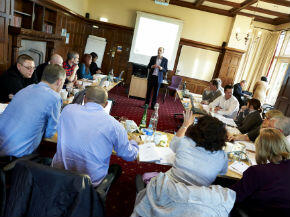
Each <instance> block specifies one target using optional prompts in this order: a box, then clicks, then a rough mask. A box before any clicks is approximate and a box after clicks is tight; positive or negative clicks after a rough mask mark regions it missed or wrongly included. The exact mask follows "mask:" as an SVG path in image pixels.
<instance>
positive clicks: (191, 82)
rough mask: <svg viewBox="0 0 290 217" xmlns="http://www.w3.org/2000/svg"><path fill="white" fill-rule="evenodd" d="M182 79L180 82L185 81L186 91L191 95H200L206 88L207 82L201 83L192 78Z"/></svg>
mask: <svg viewBox="0 0 290 217" xmlns="http://www.w3.org/2000/svg"><path fill="white" fill-rule="evenodd" d="M181 77H182V82H184V81H186V89H188V90H189V91H190V92H192V93H197V94H202V92H203V90H204V89H205V88H207V87H208V85H209V82H208V81H202V80H198V79H194V78H188V77H183V76H181Z"/></svg>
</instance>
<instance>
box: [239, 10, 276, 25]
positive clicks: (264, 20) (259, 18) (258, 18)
mask: <svg viewBox="0 0 290 217" xmlns="http://www.w3.org/2000/svg"><path fill="white" fill-rule="evenodd" d="M238 14H239V15H243V16H247V17H254V21H258V22H262V23H269V24H272V25H275V23H274V19H271V18H268V17H262V16H258V15H255V16H254V15H253V14H248V13H244V12H238Z"/></svg>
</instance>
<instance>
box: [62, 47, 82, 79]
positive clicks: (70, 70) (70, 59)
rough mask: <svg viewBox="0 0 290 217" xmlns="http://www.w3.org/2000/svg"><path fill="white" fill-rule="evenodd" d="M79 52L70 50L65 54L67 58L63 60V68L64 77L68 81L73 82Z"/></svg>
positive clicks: (77, 67) (75, 76)
mask: <svg viewBox="0 0 290 217" xmlns="http://www.w3.org/2000/svg"><path fill="white" fill-rule="evenodd" d="M79 58H80V56H79V54H78V53H77V52H75V51H70V52H69V53H68V54H67V60H66V61H65V62H63V68H64V70H65V72H66V79H67V80H68V82H73V83H74V82H75V81H76V80H77V79H78V77H77V71H78V69H79V66H78V64H79Z"/></svg>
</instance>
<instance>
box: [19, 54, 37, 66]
mask: <svg viewBox="0 0 290 217" xmlns="http://www.w3.org/2000/svg"><path fill="white" fill-rule="evenodd" d="M26 60H28V61H34V59H33V58H32V57H31V56H29V55H27V54H22V55H20V56H18V57H17V63H20V64H23V63H24V62H25V61H26Z"/></svg>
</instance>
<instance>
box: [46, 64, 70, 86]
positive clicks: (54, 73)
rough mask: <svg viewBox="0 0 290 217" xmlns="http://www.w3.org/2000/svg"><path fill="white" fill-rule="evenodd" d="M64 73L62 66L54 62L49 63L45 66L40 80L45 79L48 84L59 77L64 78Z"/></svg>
mask: <svg viewBox="0 0 290 217" xmlns="http://www.w3.org/2000/svg"><path fill="white" fill-rule="evenodd" d="M65 76H66V73H65V70H64V69H63V67H61V66H60V65H56V64H49V65H47V66H46V67H45V69H44V71H43V74H42V77H41V81H46V82H47V83H49V84H53V83H54V82H56V81H57V80H58V79H60V78H65Z"/></svg>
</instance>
